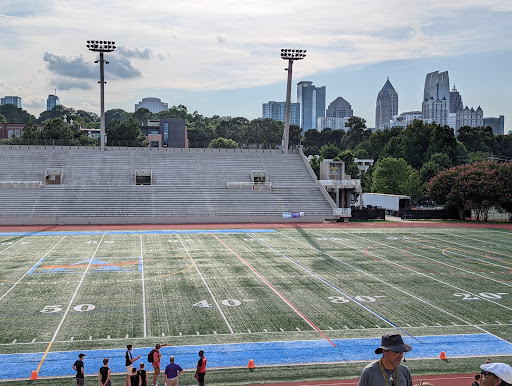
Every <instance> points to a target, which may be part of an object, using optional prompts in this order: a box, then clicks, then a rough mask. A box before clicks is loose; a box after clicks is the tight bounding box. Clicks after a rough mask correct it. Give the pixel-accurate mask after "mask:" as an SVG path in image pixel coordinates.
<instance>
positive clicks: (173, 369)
mask: <svg viewBox="0 0 512 386" xmlns="http://www.w3.org/2000/svg"><path fill="white" fill-rule="evenodd" d="M180 371H183V369H182V368H181V367H180V365H177V364H176V363H169V364H168V365H167V366H166V367H165V375H167V378H176V377H177V376H178V373H179V372H180Z"/></svg>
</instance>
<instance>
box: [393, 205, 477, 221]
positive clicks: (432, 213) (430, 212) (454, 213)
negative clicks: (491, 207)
mask: <svg viewBox="0 0 512 386" xmlns="http://www.w3.org/2000/svg"><path fill="white" fill-rule="evenodd" d="M401 217H402V218H403V219H404V220H460V217H459V212H458V210H457V208H449V209H406V210H402V211H401ZM464 217H465V218H471V211H470V210H466V211H465V212H464Z"/></svg>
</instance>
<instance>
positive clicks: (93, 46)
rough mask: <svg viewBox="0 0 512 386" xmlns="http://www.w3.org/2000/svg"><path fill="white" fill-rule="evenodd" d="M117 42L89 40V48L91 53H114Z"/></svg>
mask: <svg viewBox="0 0 512 386" xmlns="http://www.w3.org/2000/svg"><path fill="white" fill-rule="evenodd" d="M115 44H116V42H111V41H106V40H87V48H88V49H90V50H91V51H103V52H111V51H114V50H115V48H116V46H115Z"/></svg>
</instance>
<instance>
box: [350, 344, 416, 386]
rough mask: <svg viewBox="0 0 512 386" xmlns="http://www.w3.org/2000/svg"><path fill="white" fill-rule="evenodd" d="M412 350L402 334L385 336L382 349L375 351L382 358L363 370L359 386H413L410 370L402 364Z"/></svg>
mask: <svg viewBox="0 0 512 386" xmlns="http://www.w3.org/2000/svg"><path fill="white" fill-rule="evenodd" d="M411 350H412V347H411V346H409V345H408V344H405V343H404V341H403V340H402V337H401V336H400V334H395V335H392V334H386V335H384V336H383V337H382V340H381V345H380V347H378V348H377V349H376V350H375V354H382V358H381V359H379V360H378V361H375V362H372V363H370V364H369V365H368V366H366V367H365V368H364V369H363V372H362V373H361V377H360V378H359V386H392V385H393V386H412V378H411V373H410V372H409V369H408V368H407V367H405V366H403V365H401V364H400V362H402V358H403V356H404V352H408V351H411Z"/></svg>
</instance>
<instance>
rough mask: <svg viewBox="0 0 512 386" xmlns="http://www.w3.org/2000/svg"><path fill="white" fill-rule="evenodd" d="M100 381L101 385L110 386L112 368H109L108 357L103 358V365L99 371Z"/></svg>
mask: <svg viewBox="0 0 512 386" xmlns="http://www.w3.org/2000/svg"><path fill="white" fill-rule="evenodd" d="M98 381H100V386H110V369H109V368H108V358H105V359H103V366H102V367H100V371H98Z"/></svg>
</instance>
